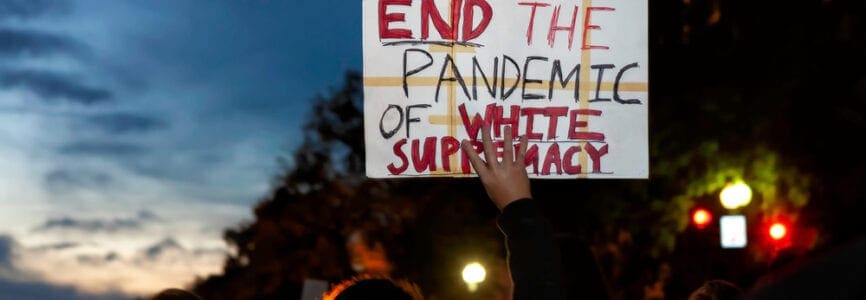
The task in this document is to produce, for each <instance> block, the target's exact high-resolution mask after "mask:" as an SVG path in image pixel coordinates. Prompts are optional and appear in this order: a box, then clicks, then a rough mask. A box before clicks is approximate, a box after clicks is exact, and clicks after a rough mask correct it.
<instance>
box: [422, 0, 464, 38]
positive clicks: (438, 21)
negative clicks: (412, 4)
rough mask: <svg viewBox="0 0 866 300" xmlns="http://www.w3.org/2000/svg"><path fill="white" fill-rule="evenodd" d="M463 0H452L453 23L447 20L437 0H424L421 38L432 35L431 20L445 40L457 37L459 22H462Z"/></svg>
mask: <svg viewBox="0 0 866 300" xmlns="http://www.w3.org/2000/svg"><path fill="white" fill-rule="evenodd" d="M461 6H463V0H451V25H449V24H448V23H446V22H445V19H444V18H442V14H440V13H439V8H437V7H436V2H435V0H423V1H422V2H421V39H422V40H426V39H427V37H429V36H430V21H433V26H434V27H436V31H438V32H439V36H441V37H442V39H444V40H456V39H457V23H459V22H460V7H461Z"/></svg>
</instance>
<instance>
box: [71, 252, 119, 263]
mask: <svg viewBox="0 0 866 300" xmlns="http://www.w3.org/2000/svg"><path fill="white" fill-rule="evenodd" d="M118 259H120V256H119V255H118V254H117V252H114V251H111V252H108V253H106V254H105V255H88V254H81V255H78V256H76V260H77V261H78V262H79V263H81V264H84V265H91V266H100V265H103V264H106V263H110V262H113V261H117V260H118Z"/></svg>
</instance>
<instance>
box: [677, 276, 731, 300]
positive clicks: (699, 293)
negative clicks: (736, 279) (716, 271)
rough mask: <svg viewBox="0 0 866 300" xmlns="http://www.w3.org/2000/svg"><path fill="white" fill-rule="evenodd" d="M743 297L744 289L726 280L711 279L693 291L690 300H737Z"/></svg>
mask: <svg viewBox="0 0 866 300" xmlns="http://www.w3.org/2000/svg"><path fill="white" fill-rule="evenodd" d="M742 298H743V290H741V289H740V288H739V287H737V286H736V285H734V284H733V283H730V282H727V281H724V280H710V281H707V282H704V285H702V286H701V287H699V288H698V289H697V290H695V291H694V292H692V294H691V295H690V296H689V300H735V299H742Z"/></svg>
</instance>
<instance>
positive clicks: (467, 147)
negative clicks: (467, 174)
mask: <svg viewBox="0 0 866 300" xmlns="http://www.w3.org/2000/svg"><path fill="white" fill-rule="evenodd" d="M460 147H461V148H463V152H464V153H466V156H467V157H469V163H470V164H472V168H473V169H475V173H478V176H485V175H486V174H487V165H486V164H485V163H484V161H482V160H481V157H478V152H475V148H474V147H472V143H470V142H469V141H468V140H463V142H462V143H460Z"/></svg>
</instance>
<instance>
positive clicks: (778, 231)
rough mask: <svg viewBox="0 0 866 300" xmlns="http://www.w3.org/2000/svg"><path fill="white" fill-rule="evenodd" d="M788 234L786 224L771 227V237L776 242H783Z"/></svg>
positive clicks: (776, 224)
mask: <svg viewBox="0 0 866 300" xmlns="http://www.w3.org/2000/svg"><path fill="white" fill-rule="evenodd" d="M787 234H788V228H786V227H785V224H782V223H775V224H773V226H770V237H771V238H773V239H774V240H777V241H778V240H781V239H783V238H785V235H787Z"/></svg>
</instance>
